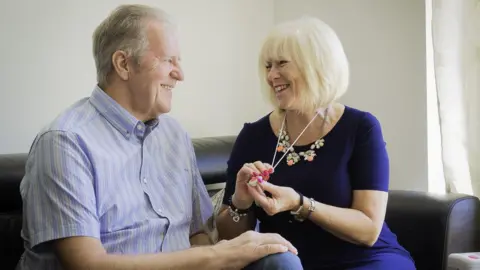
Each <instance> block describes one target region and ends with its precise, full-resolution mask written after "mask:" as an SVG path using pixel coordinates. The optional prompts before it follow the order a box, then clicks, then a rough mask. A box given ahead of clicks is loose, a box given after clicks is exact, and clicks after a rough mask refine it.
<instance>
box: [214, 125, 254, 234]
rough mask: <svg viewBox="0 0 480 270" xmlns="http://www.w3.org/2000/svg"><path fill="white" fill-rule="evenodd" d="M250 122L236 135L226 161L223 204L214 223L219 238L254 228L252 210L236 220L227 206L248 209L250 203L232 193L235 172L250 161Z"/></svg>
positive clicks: (235, 180)
mask: <svg viewBox="0 0 480 270" xmlns="http://www.w3.org/2000/svg"><path fill="white" fill-rule="evenodd" d="M249 128H250V129H251V127H250V124H245V125H244V126H243V128H242V130H241V131H240V133H239V134H238V136H237V139H236V141H235V144H234V145H233V148H232V152H231V154H230V158H229V160H228V163H227V181H226V186H225V193H224V196H223V205H222V207H221V209H220V211H219V213H218V215H217V218H216V223H217V230H218V238H219V239H220V240H221V239H226V240H228V239H232V238H235V237H237V236H238V235H240V234H242V233H243V232H246V231H248V230H253V229H254V228H255V223H256V217H255V215H254V213H253V211H248V213H247V215H246V216H240V219H239V220H238V222H235V221H234V220H233V217H232V216H231V211H230V209H229V206H230V205H232V209H235V208H237V209H239V211H240V212H242V210H246V209H249V208H250V207H251V205H252V203H251V202H247V203H245V202H242V201H239V200H238V198H237V197H236V196H235V195H234V193H235V185H236V182H237V173H238V172H239V171H240V169H241V168H242V166H243V164H244V163H245V162H250V160H249V159H248V153H247V151H248V150H249V149H250V147H248V146H249V145H248V136H249V134H250V133H251V131H250V129H249Z"/></svg>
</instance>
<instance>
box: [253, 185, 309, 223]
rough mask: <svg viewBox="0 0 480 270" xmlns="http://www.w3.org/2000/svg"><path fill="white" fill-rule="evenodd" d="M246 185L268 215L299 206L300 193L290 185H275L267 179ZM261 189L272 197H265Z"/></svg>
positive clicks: (295, 208)
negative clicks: (255, 184)
mask: <svg viewBox="0 0 480 270" xmlns="http://www.w3.org/2000/svg"><path fill="white" fill-rule="evenodd" d="M247 186H248V190H249V192H250V194H251V195H252V197H253V199H254V200H255V202H256V203H257V205H258V206H260V207H262V208H263V210H264V211H265V212H266V213H267V214H268V215H270V216H273V215H275V214H277V213H280V212H284V211H292V210H297V209H298V208H299V207H300V195H299V194H298V193H297V192H296V191H295V190H294V189H292V188H290V187H282V186H276V185H274V184H271V183H269V182H267V181H262V182H259V183H258V184H257V186H255V187H252V186H250V185H247ZM263 191H267V192H268V193H270V194H272V197H271V198H269V197H267V196H266V195H265V194H264V193H263Z"/></svg>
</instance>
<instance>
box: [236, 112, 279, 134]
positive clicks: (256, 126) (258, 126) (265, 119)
mask: <svg viewBox="0 0 480 270" xmlns="http://www.w3.org/2000/svg"><path fill="white" fill-rule="evenodd" d="M274 113H275V112H273V111H272V112H269V113H267V114H266V115H264V116H262V117H260V118H259V119H257V120H254V121H250V122H245V123H244V124H243V128H242V130H241V131H240V133H247V134H250V133H252V132H253V133H257V132H263V133H264V132H265V131H266V130H268V128H270V115H271V114H274Z"/></svg>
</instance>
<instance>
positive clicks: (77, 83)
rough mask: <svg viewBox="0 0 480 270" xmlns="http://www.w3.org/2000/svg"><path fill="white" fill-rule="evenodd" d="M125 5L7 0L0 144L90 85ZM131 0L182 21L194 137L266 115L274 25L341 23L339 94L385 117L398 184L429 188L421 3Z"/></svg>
mask: <svg viewBox="0 0 480 270" xmlns="http://www.w3.org/2000/svg"><path fill="white" fill-rule="evenodd" d="M123 2H127V1H120V0H110V1H96V0H86V1H64V0H44V1H34V0H17V1H14V0H9V1H3V2H2V3H0V32H1V33H3V36H2V42H1V43H0V57H1V58H0V59H2V61H0V76H1V78H0V91H1V98H0V124H1V126H2V132H1V133H0V153H11V152H25V151H28V147H29V145H30V142H31V140H32V139H33V137H34V136H35V134H36V132H37V131H38V129H40V127H41V126H43V125H44V124H46V123H47V122H49V121H50V120H51V119H52V118H53V117H54V116H56V115H57V114H58V113H59V112H60V111H61V110H62V109H64V108H65V107H66V106H68V105H69V104H71V103H72V102H74V101H75V100H77V99H79V98H81V97H83V96H87V95H89V94H90V92H91V90H92V87H93V85H94V83H95V70H94V64H93V59H92V56H91V33H92V31H93V29H94V28H95V26H96V25H97V24H98V23H99V22H100V20H102V19H103V18H104V17H105V16H106V15H107V13H108V12H109V11H110V10H111V9H113V8H114V7H115V6H116V5H117V4H120V3H123ZM129 2H141V3H148V4H154V5H157V6H160V7H162V8H164V9H165V10H167V11H169V12H170V13H172V14H173V15H175V16H176V17H177V18H178V21H179V22H180V24H181V27H182V36H183V40H182V42H183V43H182V44H183V52H184V55H183V58H184V60H183V62H184V68H185V72H186V81H185V82H184V83H182V84H181V86H180V87H178V88H177V89H176V91H175V93H174V108H173V112H172V115H174V116H175V117H177V118H178V119H179V120H180V121H181V122H182V123H183V125H184V126H185V127H186V128H187V130H188V131H189V132H190V133H191V134H192V136H193V137H200V136H216V135H224V134H236V133H237V132H238V131H239V129H240V128H241V126H242V124H243V122H245V121H251V120H255V119H256V118H258V117H260V116H262V115H264V114H265V113H267V112H268V109H269V108H268V106H267V105H266V103H265V102H264V100H263V98H262V97H261V95H260V93H259V91H258V80H257V76H256V57H257V53H258V49H259V44H260V42H261V39H262V38H263V36H264V34H265V33H266V32H267V31H268V30H269V28H270V27H271V26H272V25H273V23H274V22H280V21H283V20H286V19H290V18H295V17H298V16H301V15H303V14H310V15H315V16H318V17H320V18H321V19H323V20H324V21H326V22H327V23H329V24H330V25H331V26H332V27H333V28H334V29H335V30H336V31H337V33H338V34H339V36H340V38H341V39H342V41H343V43H344V45H345V49H346V52H347V54H348V56H349V59H350V62H351V69H352V78H351V83H352V84H351V88H350V91H349V93H348V94H347V95H346V96H345V97H344V99H343V101H344V102H345V103H346V104H348V105H350V106H353V107H357V108H360V109H364V110H368V111H371V112H372V113H374V114H375V115H376V116H377V117H378V118H379V119H380V121H381V122H382V124H383V128H384V133H385V137H386V140H387V142H388V149H389V152H390V156H391V167H392V173H391V175H392V180H391V188H395V189H398V188H399V189H414V190H427V187H428V181H427V117H426V90H425V85H426V70H425V7H424V1H419V0H335V1H333V0H295V1H292V0H275V1H274V0H268V1H267V0H261V1H259V0H229V1H225V0H202V1H191V0H176V1H173V0H172V1H167V0H164V1H129ZM184 4H187V5H188V8H187V7H182V5H184ZM7 5H8V7H7ZM54 9H55V10H54ZM27 98H28V99H27ZM215 99H216V100H218V102H217V101H216V100H215Z"/></svg>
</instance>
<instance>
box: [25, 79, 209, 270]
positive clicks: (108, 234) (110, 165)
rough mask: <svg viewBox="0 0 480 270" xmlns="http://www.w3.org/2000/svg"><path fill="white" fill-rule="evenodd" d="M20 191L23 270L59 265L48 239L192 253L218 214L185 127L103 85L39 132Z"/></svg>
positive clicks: (116, 249) (119, 250)
mask: <svg viewBox="0 0 480 270" xmlns="http://www.w3.org/2000/svg"><path fill="white" fill-rule="evenodd" d="M20 191H21V195H22V198H23V218H24V220H23V229H22V237H23V239H24V242H25V248H26V250H25V253H24V255H23V256H22V258H21V260H20V263H19V269H22V270H24V269H52V270H55V269H61V267H60V265H59V262H58V260H57V259H56V257H55V256H54V253H53V250H52V248H51V245H49V244H48V243H46V242H48V241H50V240H54V239H59V238H64V237H71V236H90V237H94V238H97V239H99V240H100V241H101V242H102V244H103V246H104V247H105V249H106V250H107V252H108V253H116V254H142V253H157V252H170V251H177V250H182V249H187V248H189V247H190V241H189V236H190V235H192V234H194V233H196V232H198V231H201V230H202V229H203V226H204V224H205V223H206V222H207V219H209V218H210V217H211V215H212V212H213V207H212V202H211V200H210V198H209V196H208V193H207V190H206V188H205V186H204V184H203V181H202V178H201V176H200V173H199V171H198V168H197V164H196V158H195V153H194V149H193V146H192V142H191V139H190V137H189V136H188V134H187V133H186V132H185V131H184V130H183V129H182V128H181V126H180V125H179V124H178V123H177V122H176V121H175V120H174V119H173V118H171V117H169V116H167V115H161V116H159V117H158V118H157V119H154V120H151V121H147V122H145V123H144V122H142V121H138V120H137V119H136V118H135V117H133V116H132V115H131V114H130V113H129V112H127V111H126V110H125V109H123V108H122V107H121V106H120V105H119V104H118V103H116V102H115V101H114V100H113V99H112V98H110V96H108V95H107V94H106V93H105V92H104V91H102V90H101V89H100V88H98V87H96V88H95V89H94V91H93V93H92V95H91V96H90V97H89V98H85V99H82V100H80V101H78V102H77V103H76V104H74V105H73V106H71V107H70V108H69V109H67V110H66V111H65V112H63V113H62V114H61V115H59V116H58V117H57V118H56V119H55V120H54V121H53V122H52V123H51V124H50V125H49V126H48V127H46V128H45V129H44V130H42V131H41V132H40V133H39V134H38V135H37V137H36V138H35V140H34V143H33V144H32V147H31V149H30V153H29V157H28V160H27V164H26V173H25V177H24V178H23V180H22V183H21V185H20Z"/></svg>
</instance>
